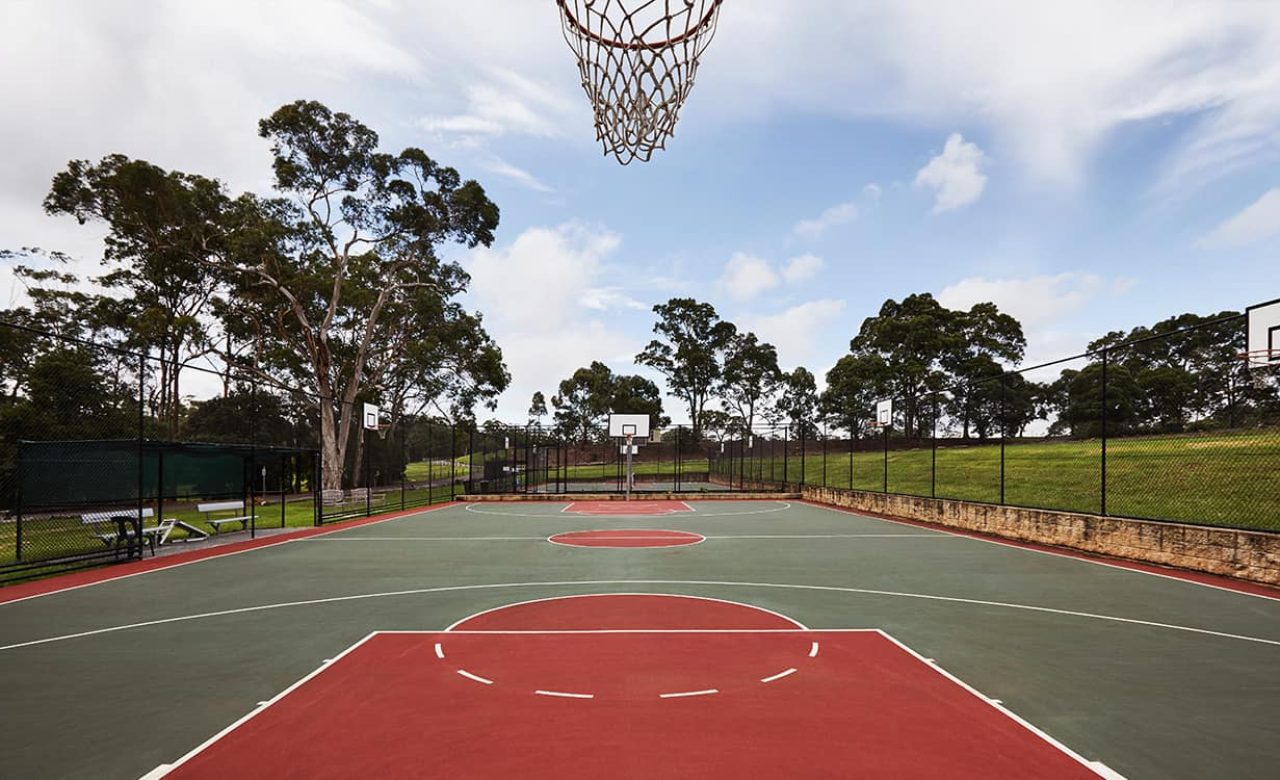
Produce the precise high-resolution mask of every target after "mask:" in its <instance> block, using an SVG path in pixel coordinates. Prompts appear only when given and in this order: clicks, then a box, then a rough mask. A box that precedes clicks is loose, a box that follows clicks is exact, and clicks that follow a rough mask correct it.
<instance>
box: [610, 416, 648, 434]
mask: <svg viewBox="0 0 1280 780" xmlns="http://www.w3.org/2000/svg"><path fill="white" fill-rule="evenodd" d="M627 435H630V436H631V437H632V438H633V439H648V438H649V415H647V414H611V415H609V436H610V437H612V438H615V439H622V438H625V437H626V436H627Z"/></svg>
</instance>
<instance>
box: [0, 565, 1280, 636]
mask: <svg viewBox="0 0 1280 780" xmlns="http://www.w3.org/2000/svg"><path fill="white" fill-rule="evenodd" d="M587 585H667V586H690V585H692V586H702V587H708V586H709V587H731V588H732V587H740V588H776V589H787V590H816V591H823V592H832V593H856V594H860V595H866V596H884V597H889V598H910V599H921V600H925V601H940V602H944V603H953V604H971V605H974V606H982V607H997V608H1003V609H1011V610H1016V611H1024V612H1036V613H1042V614H1051V615H1064V616H1067V617H1077V618H1084V619H1087V620H1100V621H1104V622H1112V623H1122V624H1128V625H1138V626H1145V627H1148V628H1163V629H1168V630H1171V631H1182V632H1185V633H1190V634H1198V635H1202V636H1213V637H1217V638H1221V639H1235V640H1239V641H1244V642H1253V643H1256V644H1264V645H1273V646H1276V647H1280V639H1264V638H1262V637H1254V636H1247V635H1244V634H1233V633H1229V632H1226V631H1215V630H1213V629H1207V628H1195V627H1194V626H1182V625H1177V624H1174V623H1161V622H1158V621H1151V620H1142V619H1139V618H1126V617H1118V616H1115V615H1100V614H1097V613H1092V612H1078V611H1073V610H1066V609H1057V608H1055V607H1040V606H1035V605H1031V604H1014V603H1010V602H1001V601H985V600H981V599H969V598H962V597H958V596H938V595H933V594H927V593H907V592H902V591H886V590H873V589H870V588H849V587H841V586H836V585H800V584H789V583H772V582H731V581H727V580H569V581H552V582H504V583H487V584H478V585H445V586H439V587H434V588H413V589H409V590H401V591H387V592H381V593H362V594H354V595H347V596H331V597H327V598H323V599H306V600H302V601H287V602H281V603H277V604H260V605H256V606H251V607H237V608H235V609H225V610H218V611H215V612H204V613H196V614H191V615H179V616H175V617H169V618H160V619H157V620H147V621H140V622H137V623H128V624H125V625H120V626H106V627H103V628H96V629H91V630H88V631H79V632H76V633H73V634H64V635H60V636H53V637H44V638H41V639H33V640H28V641H25V642H15V643H13V644H9V645H2V646H0V652H3V651H6V650H17V649H21V648H24V647H33V646H36V645H43V644H50V643H52V642H62V641H67V640H71V639H81V638H85V637H91V636H100V635H103V634H113V633H118V632H120V631H128V630H132V629H136V628H149V627H151V626H160V625H168V624H170V623H183V622H188V621H193V620H203V619H206V618H211V617H225V616H227V615H239V614H248V613H252V612H265V611H268V610H272V609H287V608H290V607H300V606H312V605H317V604H338V603H343V602H347V601H361V600H364V599H375V598H389V597H394V596H417V595H426V594H430V593H450V592H456V591H465V590H492V589H500V588H534V587H581V586H587ZM571 595H572V594H571ZM671 595H680V594H671Z"/></svg>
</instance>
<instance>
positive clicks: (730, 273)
mask: <svg viewBox="0 0 1280 780" xmlns="http://www.w3.org/2000/svg"><path fill="white" fill-rule="evenodd" d="M720 284H721V286H723V287H724V289H725V290H726V291H728V293H729V295H731V296H732V297H733V298H735V299H737V300H740V301H746V300H750V299H751V298H754V297H756V296H757V295H759V294H760V293H762V292H764V291H765V290H768V289H771V288H773V287H777V286H778V274H777V273H776V272H775V271H774V270H773V267H772V266H771V265H769V261H768V260H765V259H763V258H760V257H755V256H753V255H748V254H745V253H743V252H735V253H734V255H733V257H730V258H729V262H727V263H725V265H724V273H723V274H721V276H720Z"/></svg>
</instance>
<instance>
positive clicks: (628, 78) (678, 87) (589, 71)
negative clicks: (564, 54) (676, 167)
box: [556, 0, 723, 165]
mask: <svg viewBox="0 0 1280 780" xmlns="http://www.w3.org/2000/svg"><path fill="white" fill-rule="evenodd" d="M722 1H723V0H556V5H557V6H559V8H560V22H561V27H562V28H563V31H564V39H565V40H566V41H567V42H568V43H569V48H571V49H573V53H574V55H575V56H576V57H577V58H578V72H579V74H580V75H581V76H582V89H583V90H584V91H585V92H586V93H587V98H588V99H590V101H591V106H592V109H593V113H594V114H595V126H596V139H597V140H599V141H600V142H601V143H603V144H604V150H605V154H612V155H613V156H614V157H616V158H617V159H618V162H620V163H622V164H623V165H626V164H627V163H629V162H631V161H632V160H637V159H638V160H641V161H647V160H648V159H649V158H650V157H651V156H652V155H653V151H654V150H655V149H662V148H665V146H666V142H667V138H669V137H670V136H671V135H672V134H673V133H674V132H675V128H676V120H677V119H678V118H679V114H680V107H681V106H683V105H684V100H685V98H686V97H688V96H689V90H691V89H692V88H693V78H694V75H695V74H696V73H697V71H698V61H699V58H700V57H701V56H702V52H703V51H705V50H706V48H707V45H708V44H710V43H711V38H712V37H713V36H714V35H715V31H716V22H717V21H718V19H719V14H720V3H721V2H722Z"/></svg>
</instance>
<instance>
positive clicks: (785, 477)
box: [782, 425, 791, 490]
mask: <svg viewBox="0 0 1280 780" xmlns="http://www.w3.org/2000/svg"><path fill="white" fill-rule="evenodd" d="M790 455H791V426H789V425H788V426H787V427H786V428H783V429H782V489H783V490H790V489H791V470H790V466H791V464H790V463H789V462H788V459H789V457H790Z"/></svg>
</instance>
